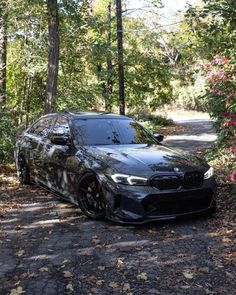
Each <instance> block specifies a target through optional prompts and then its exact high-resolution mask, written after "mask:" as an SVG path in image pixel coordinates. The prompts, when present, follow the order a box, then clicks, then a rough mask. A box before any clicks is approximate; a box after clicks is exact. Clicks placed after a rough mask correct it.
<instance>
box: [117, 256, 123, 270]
mask: <svg viewBox="0 0 236 295" xmlns="http://www.w3.org/2000/svg"><path fill="white" fill-rule="evenodd" d="M123 259H124V258H118V259H117V261H116V265H117V267H118V268H119V267H121V266H123V264H124V261H123Z"/></svg>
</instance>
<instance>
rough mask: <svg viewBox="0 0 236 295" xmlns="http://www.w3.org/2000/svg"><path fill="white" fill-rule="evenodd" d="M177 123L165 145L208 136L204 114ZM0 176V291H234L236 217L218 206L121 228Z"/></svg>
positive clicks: (201, 141) (201, 142) (206, 141)
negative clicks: (178, 130)
mask: <svg viewBox="0 0 236 295" xmlns="http://www.w3.org/2000/svg"><path fill="white" fill-rule="evenodd" d="M178 123H179V124H183V125H184V124H185V125H186V124H187V125H188V126H189V127H190V128H189V131H188V132H187V133H185V134H181V135H177V136H174V137H173V136H170V137H168V138H167V139H166V143H168V144H169V145H174V146H178V147H183V148H185V149H188V150H192V151H194V150H195V149H196V148H198V147H202V146H209V145H210V144H211V142H212V141H214V138H215V134H214V131H213V129H212V124H211V122H210V121H209V120H207V119H206V120H205V121H201V119H200V121H199V120H198V119H196V118H195V119H193V120H192V121H191V120H187V121H182V122H180V121H178ZM7 181H8V182H9V183H8V182H6V183H5V185H4V184H3V185H2V187H1V188H0V204H1V205H2V208H3V209H4V208H5V211H4V210H3V211H2V212H3V213H2V215H0V221H1V223H0V226H1V227H0V294H1V295H2V294H11V295H14V294H15V295H16V294H29V295H31V294H33V295H39V294H40V295H41V294H43V295H53V294H99V295H100V294H105V295H106V294H129V295H131V294H133V295H138V294H163V295H170V294H173V295H176V294H181V295H182V294H191V295H194V294H196V295H201V294H202V295H204V294H208V295H209V294H212V295H213V294H214V295H216V294H219V295H222V294H227V295H234V294H235V292H236V291H235V290H236V281H235V280H236V265H235V262H236V261H235V257H236V252H235V244H234V238H235V232H234V230H235V227H236V223H235V221H234V220H233V219H232V218H231V217H230V216H231V215H230V214H228V213H229V212H224V210H225V208H220V211H219V213H217V215H216V216H215V217H210V218H198V219H195V220H183V221H181V222H180V221H179V222H168V223H155V224H151V225H145V226H120V225H117V224H113V223H110V222H107V221H106V222H105V221H104V222H95V221H91V220H89V219H87V218H86V217H84V216H83V215H82V214H81V213H80V211H79V209H76V208H74V207H73V206H72V205H70V204H67V203H63V202H61V201H60V200H58V198H57V197H55V196H53V195H51V194H48V193H46V192H45V191H43V190H41V189H38V188H37V187H34V186H32V187H22V186H19V185H18V184H17V183H15V178H14V177H12V175H8V180H7ZM4 204H5V207H4ZM18 204H20V205H18ZM22 292H25V293H22Z"/></svg>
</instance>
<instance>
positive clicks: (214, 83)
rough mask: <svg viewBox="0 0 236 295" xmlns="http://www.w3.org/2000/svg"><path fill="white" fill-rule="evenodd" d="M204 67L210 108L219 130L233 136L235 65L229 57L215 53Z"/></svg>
mask: <svg viewBox="0 0 236 295" xmlns="http://www.w3.org/2000/svg"><path fill="white" fill-rule="evenodd" d="M203 68H204V71H205V75H206V80H207V84H208V90H207V93H206V97H207V107H208V110H209V112H210V113H211V115H212V117H214V118H215V119H216V120H217V127H218V130H221V131H222V130H223V131H224V133H225V134H226V135H229V136H233V135H235V129H236V81H235V80H236V71H235V66H234V64H233V63H232V62H231V60H230V59H229V58H228V57H225V56H220V55H215V56H214V57H213V58H212V60H211V61H210V62H208V63H206V64H204V65H203Z"/></svg>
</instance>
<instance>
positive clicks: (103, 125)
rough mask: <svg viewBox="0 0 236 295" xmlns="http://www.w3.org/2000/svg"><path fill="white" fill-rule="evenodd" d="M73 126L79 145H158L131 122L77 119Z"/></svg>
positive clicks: (150, 136) (142, 129)
mask: <svg viewBox="0 0 236 295" xmlns="http://www.w3.org/2000/svg"><path fill="white" fill-rule="evenodd" d="M73 126H74V127H73V133H74V136H75V138H76V140H77V142H78V143H79V144H80V145H114V144H157V143H158V142H157V141H156V140H155V139H154V137H153V136H152V135H151V134H149V133H148V132H147V131H146V130H145V129H144V128H143V127H142V126H141V125H139V124H138V123H136V122H134V121H131V120H120V119H77V120H75V121H74V124H73Z"/></svg>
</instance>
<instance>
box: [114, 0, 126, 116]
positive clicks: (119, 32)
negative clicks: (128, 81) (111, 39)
mask: <svg viewBox="0 0 236 295" xmlns="http://www.w3.org/2000/svg"><path fill="white" fill-rule="evenodd" d="M116 17H117V51H118V73H119V107H120V114H121V115H124V114H125V74H124V53H123V52H124V50H123V23H122V5H121V0H116Z"/></svg>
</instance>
